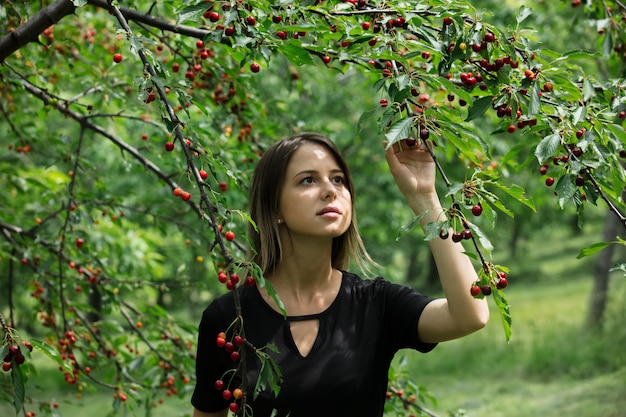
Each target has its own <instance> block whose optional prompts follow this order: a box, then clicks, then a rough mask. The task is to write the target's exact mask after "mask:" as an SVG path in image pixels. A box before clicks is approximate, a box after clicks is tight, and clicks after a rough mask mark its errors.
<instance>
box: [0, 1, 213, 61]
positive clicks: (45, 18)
mask: <svg viewBox="0 0 626 417" xmlns="http://www.w3.org/2000/svg"><path fill="white" fill-rule="evenodd" d="M88 4H90V5H92V6H95V7H99V8H102V9H106V10H111V9H112V7H111V6H110V5H109V4H108V2H107V1H106V0H90V1H89V2H88ZM75 10H76V7H75V6H74V4H73V3H72V1H71V0H57V1H56V2H54V3H52V4H51V5H49V6H48V7H46V8H44V9H41V10H40V11H39V12H37V14H35V16H33V17H32V18H31V19H28V21H27V22H25V23H24V24H23V25H21V26H19V27H18V28H17V29H15V30H14V31H12V32H10V33H9V34H7V35H5V36H4V37H2V38H0V62H4V60H5V59H6V58H7V57H9V56H10V55H11V54H12V53H13V52H15V51H17V50H19V49H20V48H21V47H23V46H25V45H26V44H28V43H29V42H38V40H37V38H38V37H39V34H41V33H42V32H43V31H44V30H45V29H47V28H48V27H50V26H51V25H54V24H56V23H57V22H59V21H60V20H61V19H63V18H64V17H65V16H68V15H70V14H72V13H74V12H75ZM119 10H120V12H121V13H122V15H124V17H125V18H126V19H127V20H132V21H135V22H140V23H143V24H146V25H149V26H152V27H155V28H157V29H161V30H163V31H167V32H174V33H178V34H180V35H184V36H189V37H192V38H196V39H203V38H204V37H205V36H206V35H208V33H209V31H208V30H207V29H201V28H195V27H191V26H185V25H176V24H173V23H170V22H168V21H166V20H164V19H161V18H160V17H155V16H152V15H149V14H146V13H141V12H139V11H137V10H133V9H130V8H128V7H119Z"/></svg>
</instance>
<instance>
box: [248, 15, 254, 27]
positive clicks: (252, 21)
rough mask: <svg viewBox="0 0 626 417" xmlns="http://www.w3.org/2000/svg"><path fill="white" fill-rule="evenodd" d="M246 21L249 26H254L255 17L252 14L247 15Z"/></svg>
mask: <svg viewBox="0 0 626 417" xmlns="http://www.w3.org/2000/svg"><path fill="white" fill-rule="evenodd" d="M246 22H247V23H248V25H250V26H254V25H256V19H255V18H254V16H248V17H246Z"/></svg>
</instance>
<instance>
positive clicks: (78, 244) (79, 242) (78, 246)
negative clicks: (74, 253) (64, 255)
mask: <svg viewBox="0 0 626 417" xmlns="http://www.w3.org/2000/svg"><path fill="white" fill-rule="evenodd" d="M84 243H85V241H84V240H83V239H81V238H76V247H77V248H80V247H82V246H83V244H84Z"/></svg>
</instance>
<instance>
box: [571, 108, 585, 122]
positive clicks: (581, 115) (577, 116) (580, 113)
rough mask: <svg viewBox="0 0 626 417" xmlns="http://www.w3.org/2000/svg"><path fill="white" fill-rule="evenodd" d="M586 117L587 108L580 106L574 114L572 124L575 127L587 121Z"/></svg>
mask: <svg viewBox="0 0 626 417" xmlns="http://www.w3.org/2000/svg"><path fill="white" fill-rule="evenodd" d="M586 115H587V107H585V106H580V107H578V108H577V109H576V110H574V111H573V112H572V122H573V123H574V124H575V125H577V124H578V123H580V122H582V121H584V120H585V116H586Z"/></svg>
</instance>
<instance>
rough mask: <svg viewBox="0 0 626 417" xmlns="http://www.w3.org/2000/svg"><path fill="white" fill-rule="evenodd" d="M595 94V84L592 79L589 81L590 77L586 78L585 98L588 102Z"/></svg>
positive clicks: (584, 85) (584, 84) (584, 82)
mask: <svg viewBox="0 0 626 417" xmlns="http://www.w3.org/2000/svg"><path fill="white" fill-rule="evenodd" d="M595 95H596V89H595V87H594V86H593V84H592V83H591V81H589V79H587V78H585V80H584V81H583V100H584V101H585V102H587V101H589V99H590V98H592V97H594V96H595Z"/></svg>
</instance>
